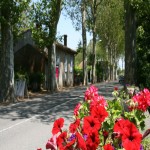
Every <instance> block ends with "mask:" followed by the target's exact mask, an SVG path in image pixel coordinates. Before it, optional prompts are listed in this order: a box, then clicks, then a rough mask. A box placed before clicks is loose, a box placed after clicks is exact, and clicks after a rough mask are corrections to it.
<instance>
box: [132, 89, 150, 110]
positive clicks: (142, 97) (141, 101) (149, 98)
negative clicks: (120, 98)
mask: <svg viewBox="0 0 150 150" xmlns="http://www.w3.org/2000/svg"><path fill="white" fill-rule="evenodd" d="M132 99H133V101H134V102H135V103H137V104H138V106H137V109H139V110H141V111H146V110H147V108H148V106H150V91H149V90H148V89H144V90H143V91H141V92H140V93H138V94H136V95H135V96H133V98H132Z"/></svg>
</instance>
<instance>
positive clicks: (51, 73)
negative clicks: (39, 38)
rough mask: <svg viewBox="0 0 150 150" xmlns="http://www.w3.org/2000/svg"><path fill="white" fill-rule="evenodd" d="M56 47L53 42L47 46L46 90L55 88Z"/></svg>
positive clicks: (52, 90)
mask: <svg viewBox="0 0 150 150" xmlns="http://www.w3.org/2000/svg"><path fill="white" fill-rule="evenodd" d="M55 66H56V49H55V44H51V45H49V46H48V91H51V92H52V93H53V92H54V91H55V90H56V76H55V73H56V67H55Z"/></svg>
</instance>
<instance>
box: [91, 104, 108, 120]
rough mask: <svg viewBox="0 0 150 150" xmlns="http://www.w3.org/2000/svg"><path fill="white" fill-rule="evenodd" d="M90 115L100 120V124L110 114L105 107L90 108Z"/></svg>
mask: <svg viewBox="0 0 150 150" xmlns="http://www.w3.org/2000/svg"><path fill="white" fill-rule="evenodd" d="M90 113H91V115H92V116H93V117H95V118H98V120H99V122H100V123H102V122H103V121H104V120H105V118H106V117H108V112H107V111H106V109H105V107H103V106H100V105H99V106H96V107H92V108H90Z"/></svg>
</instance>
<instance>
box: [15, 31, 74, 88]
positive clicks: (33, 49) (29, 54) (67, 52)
mask: <svg viewBox="0 0 150 150" xmlns="http://www.w3.org/2000/svg"><path fill="white" fill-rule="evenodd" d="M54 49H55V51H56V85H57V87H58V88H63V87H65V86H73V85H74V57H75V54H76V51H74V50H73V49H71V48H69V47H67V35H64V45H63V44H60V43H58V42H55V43H54ZM14 66H15V71H19V70H24V72H27V73H28V74H36V73H42V74H44V84H43V85H44V87H45V88H46V87H47V72H48V58H47V53H46V49H45V50H44V51H41V50H40V49H39V48H38V46H37V45H36V44H35V42H34V40H33V39H32V33H31V30H27V31H26V32H24V33H23V34H22V36H21V38H20V39H19V40H18V41H17V42H16V43H15V45H14ZM33 80H34V83H36V82H37V81H36V78H34V77H33V78H32V81H33Z"/></svg>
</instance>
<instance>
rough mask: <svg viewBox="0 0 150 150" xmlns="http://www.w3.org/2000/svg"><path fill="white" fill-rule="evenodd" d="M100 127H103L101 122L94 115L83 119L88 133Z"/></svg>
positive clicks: (84, 127) (84, 129) (85, 131)
mask: <svg viewBox="0 0 150 150" xmlns="http://www.w3.org/2000/svg"><path fill="white" fill-rule="evenodd" d="M100 127H101V124H100V122H99V120H98V119H97V118H94V117H93V116H87V117H84V120H83V131H84V133H86V134H88V133H89V132H91V130H93V129H95V130H97V131H98V130H99V129H100Z"/></svg>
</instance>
